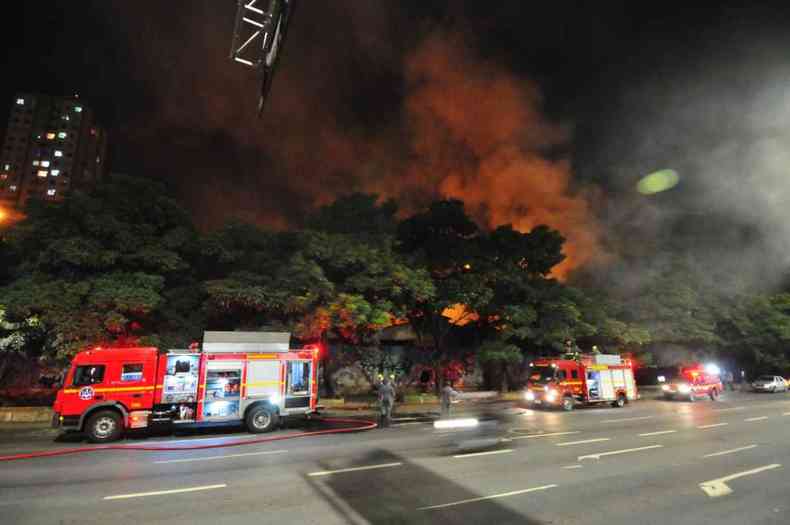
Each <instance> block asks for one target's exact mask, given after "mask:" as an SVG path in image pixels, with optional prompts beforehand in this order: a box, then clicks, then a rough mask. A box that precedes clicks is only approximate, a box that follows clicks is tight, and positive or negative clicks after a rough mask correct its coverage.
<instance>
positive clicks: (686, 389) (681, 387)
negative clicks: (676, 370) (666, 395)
mask: <svg viewBox="0 0 790 525" xmlns="http://www.w3.org/2000/svg"><path fill="white" fill-rule="evenodd" d="M678 392H680V393H681V394H688V393H689V392H691V385H687V384H686V383H682V384H680V385H678Z"/></svg>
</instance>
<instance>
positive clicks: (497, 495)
mask: <svg viewBox="0 0 790 525" xmlns="http://www.w3.org/2000/svg"><path fill="white" fill-rule="evenodd" d="M557 486H558V485H543V486H541V487H532V488H529V489H524V490H514V491H512V492H503V493H501V494H492V495H490V496H481V497H479V498H470V499H462V500H461V501H453V502H452V503H442V504H441V505H431V506H430V507H420V508H418V509H417V510H436V509H444V508H447V507H454V506H455V505H463V504H465V503H475V502H477V501H485V500H489V499H497V498H507V497H509V496H518V495H519V494H527V493H528V492H537V491H539V490H548V489H553V488H555V487H557Z"/></svg>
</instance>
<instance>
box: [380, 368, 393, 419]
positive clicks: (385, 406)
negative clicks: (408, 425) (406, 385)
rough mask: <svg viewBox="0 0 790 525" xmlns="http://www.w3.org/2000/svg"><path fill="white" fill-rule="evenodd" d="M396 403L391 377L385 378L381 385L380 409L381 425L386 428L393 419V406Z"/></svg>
mask: <svg viewBox="0 0 790 525" xmlns="http://www.w3.org/2000/svg"><path fill="white" fill-rule="evenodd" d="M394 404H395V387H393V386H392V384H391V383H390V380H389V378H385V379H384V381H382V383H381V384H380V385H379V411H380V415H381V421H380V423H379V426H380V427H382V428H384V427H388V426H390V421H391V420H392V407H393V405H394Z"/></svg>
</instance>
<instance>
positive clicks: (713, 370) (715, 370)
mask: <svg viewBox="0 0 790 525" xmlns="http://www.w3.org/2000/svg"><path fill="white" fill-rule="evenodd" d="M705 372H707V373H708V374H710V375H712V376H717V375H719V373H720V372H721V370H719V367H718V366H717V365H716V364H715V363H708V364H707V365H705Z"/></svg>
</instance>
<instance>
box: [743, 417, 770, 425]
mask: <svg viewBox="0 0 790 525" xmlns="http://www.w3.org/2000/svg"><path fill="white" fill-rule="evenodd" d="M766 419H768V416H760V417H747V418H746V419H744V421H746V422H747V423H751V422H752V421H765V420H766Z"/></svg>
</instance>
